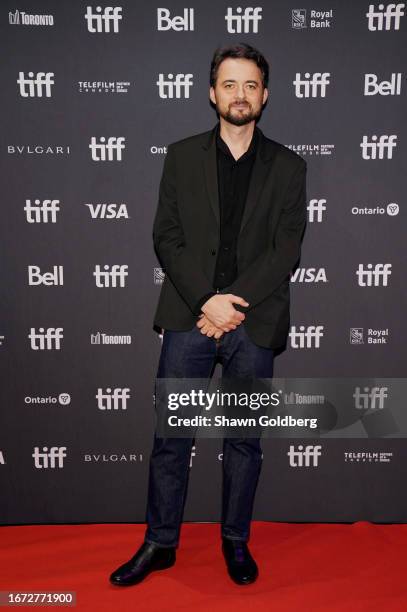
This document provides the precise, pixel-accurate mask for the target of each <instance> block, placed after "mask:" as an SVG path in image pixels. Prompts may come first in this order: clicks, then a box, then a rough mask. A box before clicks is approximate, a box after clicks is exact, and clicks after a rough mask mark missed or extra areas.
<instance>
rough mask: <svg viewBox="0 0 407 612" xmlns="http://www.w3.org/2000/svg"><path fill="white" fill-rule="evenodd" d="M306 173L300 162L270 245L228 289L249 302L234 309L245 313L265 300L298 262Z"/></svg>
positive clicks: (302, 229)
mask: <svg viewBox="0 0 407 612" xmlns="http://www.w3.org/2000/svg"><path fill="white" fill-rule="evenodd" d="M306 172H307V164H306V162H305V161H304V160H301V162H300V164H299V165H298V167H297V168H296V170H295V171H294V174H293V176H292V179H291V181H290V184H289V186H288V188H287V191H286V193H285V196H284V202H283V207H282V210H281V214H280V217H279V220H278V227H277V230H276V235H275V241H274V244H271V243H270V245H268V246H267V248H266V250H265V251H263V252H262V253H261V254H260V255H259V256H258V257H257V258H256V259H255V260H254V261H253V262H252V263H251V264H250V265H249V267H248V268H246V269H245V270H244V271H243V272H242V273H241V274H240V275H239V276H238V277H237V279H235V281H234V282H233V283H232V284H231V285H230V286H229V287H228V293H233V294H235V295H239V296H241V297H243V298H244V299H245V300H246V301H247V302H249V306H240V305H239V304H236V305H235V308H236V310H239V311H241V312H247V311H249V310H251V309H252V308H254V306H256V304H259V303H260V302H262V301H263V300H265V299H266V298H267V297H269V296H270V295H271V294H272V293H273V291H275V289H277V287H279V285H281V283H282V282H283V281H284V280H285V279H286V278H287V277H288V276H289V274H290V272H291V270H292V269H293V267H294V266H295V264H296V262H297V261H298V259H299V257H300V252H301V239H302V234H303V231H304V228H305V224H306V212H307V208H306Z"/></svg>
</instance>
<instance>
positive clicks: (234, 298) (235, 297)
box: [227, 293, 249, 306]
mask: <svg viewBox="0 0 407 612" xmlns="http://www.w3.org/2000/svg"><path fill="white" fill-rule="evenodd" d="M227 296H228V297H229V299H230V301H231V302H233V303H234V304H240V305H241V306H249V302H246V300H245V299H244V298H242V297H240V296H239V295H234V294H233V293H228V294H227Z"/></svg>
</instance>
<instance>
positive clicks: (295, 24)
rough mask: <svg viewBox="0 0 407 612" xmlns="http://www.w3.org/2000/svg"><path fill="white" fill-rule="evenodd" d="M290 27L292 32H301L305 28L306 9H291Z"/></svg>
mask: <svg viewBox="0 0 407 612" xmlns="http://www.w3.org/2000/svg"><path fill="white" fill-rule="evenodd" d="M291 27H292V28H294V30H302V29H303V28H306V27H307V9H292V11H291Z"/></svg>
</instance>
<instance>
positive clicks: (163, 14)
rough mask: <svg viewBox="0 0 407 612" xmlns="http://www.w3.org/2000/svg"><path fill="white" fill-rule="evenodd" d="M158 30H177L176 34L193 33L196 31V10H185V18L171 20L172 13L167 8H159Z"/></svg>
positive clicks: (178, 17) (177, 17)
mask: <svg viewBox="0 0 407 612" xmlns="http://www.w3.org/2000/svg"><path fill="white" fill-rule="evenodd" d="M157 30H158V31H167V30H175V31H176V32H180V31H181V30H184V31H185V32H188V31H189V32H192V31H193V30H194V9H193V8H189V9H188V8H184V16H183V17H181V16H176V17H173V18H172V19H171V18H170V11H169V9H166V8H158V9H157Z"/></svg>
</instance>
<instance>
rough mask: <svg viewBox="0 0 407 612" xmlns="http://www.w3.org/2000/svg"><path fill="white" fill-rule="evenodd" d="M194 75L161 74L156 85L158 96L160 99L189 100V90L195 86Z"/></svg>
mask: <svg viewBox="0 0 407 612" xmlns="http://www.w3.org/2000/svg"><path fill="white" fill-rule="evenodd" d="M193 76H194V75H193V74H191V73H188V74H183V73H179V74H176V75H174V74H173V73H172V72H170V73H169V74H167V76H166V77H165V75H164V74H163V73H162V72H161V73H160V74H159V75H158V81H156V85H157V87H158V95H159V96H160V98H164V99H167V98H171V99H173V98H175V99H180V98H189V90H190V88H191V87H192V85H193V81H192V78H193Z"/></svg>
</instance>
